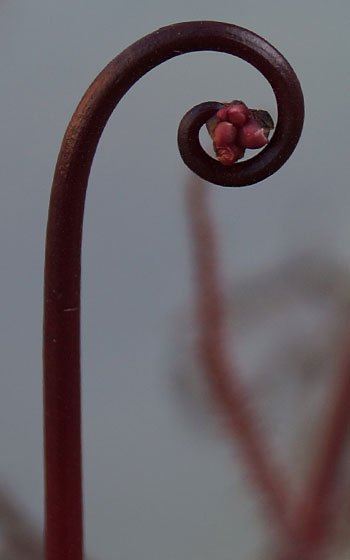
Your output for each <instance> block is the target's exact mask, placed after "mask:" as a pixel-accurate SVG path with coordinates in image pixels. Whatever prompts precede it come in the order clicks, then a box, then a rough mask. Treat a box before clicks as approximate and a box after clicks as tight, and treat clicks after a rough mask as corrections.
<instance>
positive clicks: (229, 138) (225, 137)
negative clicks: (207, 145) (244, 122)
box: [212, 122, 237, 148]
mask: <svg viewBox="0 0 350 560" xmlns="http://www.w3.org/2000/svg"><path fill="white" fill-rule="evenodd" d="M236 136H237V128H236V127H235V126H233V124H231V123H229V122H219V124H218V125H217V126H216V127H215V129H214V133H213V136H212V138H213V142H214V145H215V146H217V147H218V148H225V147H226V146H227V145H229V144H233V143H234V141H235V140H236Z"/></svg>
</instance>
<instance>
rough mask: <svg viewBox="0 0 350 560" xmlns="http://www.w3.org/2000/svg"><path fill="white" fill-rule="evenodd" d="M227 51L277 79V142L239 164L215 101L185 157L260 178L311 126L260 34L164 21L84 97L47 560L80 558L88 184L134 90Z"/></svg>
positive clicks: (58, 290)
mask: <svg viewBox="0 0 350 560" xmlns="http://www.w3.org/2000/svg"><path fill="white" fill-rule="evenodd" d="M206 50H209V51H219V52H224V53H229V54H232V55H235V56H238V57H240V58H242V59H244V60H246V61H247V62H249V63H250V64H252V65H253V66H255V67H256V68H257V69H258V70H259V71H260V72H262V74H263V75H264V76H265V77H266V78H267V79H268V81H269V82H270V84H271V86H272V88H273V91H274V93H275V96H276V100H277V108H278V122H277V127H276V130H275V133H274V135H273V138H272V140H271V142H270V143H269V144H268V146H267V147H266V148H265V149H264V150H263V151H262V152H260V153H259V154H258V155H257V156H255V157H253V158H252V159H250V160H248V161H244V162H242V163H237V164H234V165H233V166H231V167H230V168H228V167H225V166H223V165H222V164H221V163H219V162H216V161H215V160H213V159H212V158H210V157H209V156H208V155H207V154H206V153H205V152H204V151H203V150H202V148H201V146H200V144H199V140H198V131H199V129H200V127H201V125H202V124H204V122H205V121H206V120H207V119H208V118H209V117H211V116H212V115H213V114H214V113H215V110H216V104H215V103H214V104H211V106H208V105H207V104H204V105H202V106H200V107H199V108H198V107H197V108H194V109H192V110H191V111H190V112H189V113H187V115H186V116H185V117H184V119H183V120H182V122H181V125H180V129H179V137H178V138H179V148H180V153H181V155H182V157H183V159H184V161H185V163H186V164H187V165H188V166H189V167H190V168H191V169H192V170H193V171H195V172H196V173H197V174H198V175H200V176H201V177H203V178H204V179H206V180H208V181H211V182H213V183H216V184H219V185H226V186H243V185H248V184H253V183H256V182H258V181H261V180H262V179H264V178H266V177H268V176H269V175H271V174H272V173H274V172H275V171H276V170H277V169H278V168H279V167H280V166H281V165H282V164H283V163H284V162H285V161H286V159H287V158H288V157H289V155H290V154H291V153H292V151H293V149H294V147H295V145H296V143H297V141H298V139H299V136H300V133H301V128H302V123H303V113H304V111H303V96H302V92H301V89H300V85H299V82H298V80H297V78H296V76H295V74H294V72H293V70H292V69H291V67H290V66H289V64H288V62H287V61H286V60H285V59H284V58H283V56H282V55H281V54H280V53H279V52H278V51H277V50H276V49H274V47H272V46H271V45H270V44H269V43H267V42H266V41H264V40H263V39H261V38H260V37H258V36H257V35H255V34H254V33H252V32H250V31H248V30H246V29H242V28H240V27H237V26H235V25H230V24H226V23H218V22H210V21H209V22H206V21H198V22H186V23H179V24H175V25H171V26H168V27H164V28H162V29H159V30H158V31H155V32H154V33H151V34H150V35H148V36H146V37H144V38H143V39H140V40H139V41H137V42H136V43H134V44H133V45H131V46H130V47H129V48H127V49H126V50H125V51H123V52H122V53H121V54H120V55H119V56H117V57H116V58H115V59H114V60H112V62H110V64H108V65H107V66H106V68H105V69H104V70H103V71H102V72H101V74H100V75H99V76H98V77H97V78H96V80H95V81H94V82H93V83H92V84H91V86H90V87H89V89H88V90H87V92H86V94H85V95H84V97H83V98H82V100H81V102H80V104H79V106H78V108H77V110H76V112H75V113H74V115H73V117H72V120H71V122H70V124H69V126H68V128H67V131H66V134H65V136H64V139H63V143H62V147H61V151H60V154H59V157H58V161H57V166H56V171H55V176H54V181H53V187H52V194H51V200H50V208H49V217H48V226H47V242H46V264H45V314H44V369H45V371H44V407H45V465H46V469H45V473H46V555H47V556H46V557H47V560H62V559H66V558H69V559H70V560H81V558H82V515H81V502H82V499H81V498H82V496H81V494H82V492H81V452H80V439H81V434H80V263H81V258H80V255H81V236H82V224H83V212H84V201H85V193H86V188H87V182H88V177H89V172H90V168H91V164H92V161H93V157H94V154H95V151H96V147H97V144H98V141H99V138H100V136H101V134H102V131H103V128H104V126H105V125H106V123H107V120H108V118H109V117H110V115H111V113H112V111H113V110H114V108H115V107H116V106H117V104H118V102H119V101H120V99H121V98H122V97H123V96H124V95H125V93H126V92H127V91H128V90H129V89H130V88H131V87H132V85H133V84H135V82H137V81H138V80H139V79H140V78H141V77H142V76H143V75H145V74H146V73H147V72H149V71H150V70H151V69H152V68H154V67H156V66H157V65H159V64H161V63H162V62H165V61H166V60H169V59H171V58H173V57H175V56H178V55H180V54H182V53H188V52H194V51H206Z"/></svg>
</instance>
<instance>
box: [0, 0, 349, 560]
mask: <svg viewBox="0 0 350 560" xmlns="http://www.w3.org/2000/svg"><path fill="white" fill-rule="evenodd" d="M198 19H211V20H218V21H227V22H231V23H235V24H237V25H240V26H243V27H247V28H249V29H251V30H252V31H255V32H256V33H258V34H259V35H262V36H263V37H264V38H265V39H267V40H268V41H269V42H271V43H272V44H273V45H274V46H275V47H276V48H277V49H279V50H280V51H281V52H282V53H283V54H284V55H285V56H286V58H287V59H288V61H289V62H290V63H291V65H292V66H293V68H294V69H295V71H296V73H297V75H298V77H299V79H300V82H301V85H302V88H303V91H304V96H305V104H306V118H305V126H304V132H303V135H302V138H301V141H300V142H299V144H298V146H297V148H296V151H295V153H294V154H293V155H292V157H291V159H290V160H289V161H288V162H287V163H286V164H285V165H284V166H283V168H282V169H281V170H280V171H279V172H278V173H276V174H275V175H274V176H273V177H271V178H269V179H267V180H266V181H264V182H263V183H261V184H259V185H257V186H253V187H249V188H244V189H239V190H230V189H224V188H220V187H214V186H208V187H206V188H207V189H208V191H209V192H208V193H207V194H208V195H209V196H208V203H209V205H210V208H211V214H212V219H213V223H215V230H216V234H217V236H218V243H219V247H220V250H219V252H220V264H221V272H222V276H223V278H224V282H225V290H226V294H227V306H228V310H229V311H230V310H231V306H232V309H237V321H236V322H235V316H234V312H232V317H231V318H232V326H233V327H232V331H233V332H232V336H233V337H236V340H235V349H236V357H237V360H238V362H239V367H240V372H241V374H242V377H243V378H244V377H247V379H248V378H249V383H251V384H252V387H256V391H257V394H260V395H261V397H262V401H261V402H262V403H268V404H266V406H265V405H262V411H261V413H262V415H263V416H264V415H265V417H266V424H267V426H269V430H268V431H270V428H271V431H272V428H273V427H274V426H276V423H277V424H278V427H279V430H280V431H279V432H278V433H277V432H276V437H275V440H276V441H275V440H274V442H275V446H276V448H277V449H276V451H277V453H280V454H281V456H282V458H283V460H285V461H286V462H287V463H288V464H289V465H291V466H292V470H293V471H294V470H295V471H296V470H297V469H296V465H297V464H299V463H300V462H301V459H300V457H304V455H305V450H304V451H303V444H301V451H300V448H298V451H295V453H294V452H292V451H290V452H291V456H289V455H288V453H289V451H288V452H287V451H286V450H287V449H288V450H295V449H296V448H295V443H296V442H297V441H301V440H300V437H299V435H298V434H300V433H303V431H304V427H305V425H306V424H305V422H304V420H303V418H304V414H306V412H305V411H307V410H309V416H308V417H307V416H306V417H307V418H309V421H306V422H307V425H310V424H312V425H313V424H315V425H317V414H318V405H319V403H321V402H322V399H323V400H324V398H325V396H324V393H325V391H324V390H323V389H322V387H324V385H322V386H321V389H320V390H319V392H318V393H317V395H319V399H314V400H315V401H317V402H316V404H317V406H316V405H315V406H316V407H315V410H314V409H313V408H312V406H310V404H309V403H310V402H311V401H310V400H308V398H307V397H306V396H305V395H306V393H305V391H304V385H303V381H302V379H303V377H302V372H303V371H304V372H305V367H306V369H307V370H308V371H309V369H308V368H309V367H310V364H311V369H312V371H314V372H316V374H315V373H314V375H313V378H312V379H313V381H312V383H311V385H310V388H309V393H308V394H309V395H314V394H315V393H314V388H315V387H319V386H320V383H321V381H322V380H325V379H326V380H328V381H329V380H330V379H332V376H333V375H334V371H336V366H337V364H338V362H339V354H340V352H341V348H340V346H341V342H342V340H343V330H344V328H345V327H344V325H345V323H346V311H347V309H348V307H347V305H348V301H349V294H350V282H349V280H348V270H349V259H350V249H349V247H350V245H349V243H348V239H349V237H350V222H349V219H348V208H349V204H350V190H349V187H348V159H349V158H348V146H349V136H348V125H349V119H350V117H349V101H348V92H349V89H350V74H349V71H348V52H349V47H350V39H349V33H348V29H349V23H350V6H349V3H348V2H346V1H345V0H338V1H337V2H336V3H335V4H331V3H329V2H320V0H317V1H316V0H310V1H306V2H305V1H301V0H295V1H294V2H286V1H282V2H277V1H274V0H265V1H264V2H260V1H258V0H245V1H244V2H242V1H237V2H235V3H232V2H229V1H227V0H217V1H216V2H206V1H202V2H199V1H198V0H186V2H185V1H183V0H177V2H173V3H167V2H160V1H159V0H149V1H147V2H144V3H143V4H141V3H140V2H138V1H136V0H129V1H128V2H122V1H118V0H117V1H112V0H100V2H99V3H96V2H93V1H92V0H84V1H82V0H69V1H68V0H61V1H60V2H54V1H53V0H49V1H48V0H46V1H44V0H32V1H31V2H25V1H24V0H19V1H17V2H10V1H9V0H1V1H0V59H1V69H2V70H1V76H2V80H1V89H0V92H1V93H0V95H1V101H2V102H1V108H0V114H1V130H2V134H1V137H0V142H1V148H0V159H1V163H0V173H1V190H0V199H1V203H0V213H1V215H0V229H1V237H0V238H1V249H0V251H1V259H2V266H1V293H0V298H1V302H0V307H1V315H0V321H1V323H0V329H1V336H0V345H1V371H2V374H1V391H0V441H1V460H0V486H1V488H2V494H0V502H1V503H0V510H1V511H3V513H1V511H0V524H1V523H2V525H1V526H2V533H1V528H0V538H1V543H0V544H1V546H2V547H3V552H2V554H3V557H4V558H9V557H11V558H17V556H15V554H17V555H18V559H20V558H22V557H23V558H24V557H27V558H29V557H30V558H33V559H35V558H38V556H37V554H38V553H37V552H36V551H37V548H35V546H36V544H35V545H33V546H34V548H33V551H34V552H33V556H29V552H28V551H27V552H26V553H25V554H26V556H25V555H24V554H23V555H22V556H21V555H20V553H19V552H11V554H12V556H9V553H8V551H9V550H15V548H16V545H14V544H13V542H12V541H13V540H15V541H16V539H13V536H12V537H9V534H10V533H11V531H12V529H11V528H10V525H11V524H12V525H11V526H12V528H13V527H15V526H17V528H18V527H20V526H21V527H22V524H23V527H24V526H26V527H27V528H26V530H27V529H28V524H29V527H30V528H29V529H28V531H29V533H28V534H31V536H32V538H33V539H34V540H35V539H36V535H38V538H40V534H41V530H42V523H43V468H42V373H41V368H42V364H41V329H42V326H41V322H42V289H43V257H44V242H45V225H46V218H47V207H48V201H49V193H50V184H51V180H52V175H53V171H54V166H55V162H56V158H57V154H58V150H59V147H60V143H61V140H62V136H63V134H64V131H65V128H66V126H67V124H68V121H69V119H70V117H71V115H72V113H73V111H74V109H75V107H76V105H77V103H78V101H79V100H80V98H81V96H82V95H83V93H84V91H85V90H86V88H87V87H88V86H89V84H90V82H91V81H92V80H93V79H94V78H95V76H96V75H97V74H98V73H99V72H100V70H101V69H102V68H103V67H104V66H105V65H106V64H107V63H108V62H109V61H110V60H111V59H112V58H113V57H114V56H115V55H117V54H118V53H119V52H120V51H121V50H123V49H124V48H125V47H127V46H128V45H129V44H131V43H132V42H134V41H135V40H137V39H138V38H140V37H142V36H143V35H145V34H147V33H149V32H151V31H153V30H155V29H157V28H158V27H161V26H164V25H168V24H171V23H175V22H179V21H185V20H198ZM234 98H236V99H243V100H244V101H245V103H246V104H247V105H248V106H249V107H252V108H264V109H266V110H268V111H269V112H270V113H271V115H272V116H273V117H274V119H275V120H276V107H275V101H274V96H273V93H272V91H271V89H270V87H269V85H268V84H267V83H266V81H265V80H264V78H263V77H262V76H260V75H259V74H258V73H257V72H256V71H255V70H254V69H253V68H252V67H250V66H249V65H247V64H246V63H244V62H242V61H240V60H238V59H233V58H232V57H230V56H228V55H224V54H217V53H206V52H202V53H195V54H188V55H186V56H181V57H178V58H176V59H174V60H171V61H169V62H167V63H166V64H164V65H162V66H161V67H158V68H156V69H155V70H153V71H152V72H151V73H150V74H148V75H146V76H145V77H144V78H143V79H142V80H141V81H140V82H139V83H137V84H136V85H135V87H134V88H133V89H132V90H131V91H130V92H129V93H128V94H127V96H126V97H125V98H124V99H123V100H122V101H121V103H120V105H119V106H118V108H117V110H116V111H115V113H114V114H113V116H112V118H111V119H110V121H109V123H108V125H107V128H106V130H105V132H104V134H103V136H102V139H101V142H100V144H99V148H98V151H97V154H96V157H95V161H94V165H93V168H92V173H91V178H90V183H89V189H88V197H87V204H86V217H85V223H84V242H83V278H82V366H83V403H84V408H83V436H84V486H85V529H86V549H87V553H88V556H89V557H90V558H94V559H102V558H103V559H104V560H112V558H116V557H118V558H119V557H120V558H123V559H125V560H131V559H133V560H134V559H135V558H138V557H142V558H143V559H144V560H154V559H157V558H167V560H175V559H176V560H179V559H182V558H183V559H185V558H186V559H187V558H188V559H191V560H197V559H198V560H199V559H200V560H209V559H213V558H215V559H216V560H229V559H231V558H240V560H248V559H255V558H262V557H263V554H264V553H265V552H266V550H268V549H269V546H270V545H269V543H270V540H271V539H270V535H268V534H267V533H268V532H267V528H266V520H265V519H264V515H263V512H262V509H261V507H260V505H259V496H256V493H255V491H254V489H253V488H252V487H251V485H250V481H249V480H248V479H247V477H246V474H245V469H244V465H243V463H242V461H241V460H240V457H239V456H237V453H236V452H235V451H234V449H233V448H232V444H231V442H230V441H227V440H226V438H225V433H224V432H223V431H221V430H220V429H218V428H217V427H216V423H215V412H214V413H213V412H212V410H211V407H210V406H209V407H208V406H207V405H206V403H205V399H206V396H205V394H204V393H205V392H203V390H202V387H201V379H200V373H199V371H200V368H199V366H198V364H196V363H194V358H193V343H192V338H193V332H194V331H195V326H193V324H192V319H191V316H190V310H191V307H192V299H193V287H192V282H191V279H192V273H193V265H192V262H191V251H190V244H191V239H190V233H189V227H188V222H189V216H188V214H186V207H185V189H186V188H188V183H189V172H188V170H187V169H186V168H185V166H184V165H183V163H182V160H181V158H180V156H179V154H178V151H177V145H176V134H177V126H178V123H179V121H180V119H181V118H182V116H183V114H184V113H185V112H186V111H187V110H188V109H189V108H190V107H192V106H193V105H195V104H197V103H200V102H202V101H207V100H218V101H230V100H232V99H234ZM247 286H248V287H249V286H250V287H251V288H250V289H248V290H247ZM305 286H307V288H305ZM310 286H312V288H311V289H310ZM275 288H276V291H275ZM281 291H282V294H284V293H288V296H287V297H286V298H285V297H284V296H283V297H282V298H281ZM275 293H276V294H277V295H276V297H277V300H278V301H277V305H274V304H273V302H274V301H275V300H274V297H275V296H274V294H275ZM278 298H280V299H278ZM281 301H282V303H281ZM264 302H265V307H264ZM266 302H268V305H267V304H266ZM262 304H263V307H262V306H261V305H262ZM235 306H236V307H235ZM271 309H272V310H273V311H272V312H271V313H270V310H271ZM291 310H292V313H291ZM230 312H231V311H230ZM247 313H248V315H247ZM238 319H239V320H238ZM265 320H266V321H267V323H266V328H265V326H264V321H265ZM247 325H248V326H247ZM235 329H236V331H237V332H236V333H235ZM191 337H192V338H191ZM325 341H326V342H328V346H327V348H326V347H325V346H326V343H325ZM330 341H332V343H331V344H330V343H329V342H330ZM333 341H334V344H333ZM318 352H321V353H318ZM322 352H323V354H322ZM305 353H306V358H305ZM305 364H306V366H305ZM325 364H326V366H327V367H325ZM319 366H320V370H322V375H320V376H318V375H317V371H318V367H319ZM303 368H304V369H303ZM283 376H284V377H283ZM286 376H287V378H288V383H289V385H288V384H286V382H285V379H286ZM293 376H294V377H293ZM291 379H295V383H294V382H293V381H292V380H291ZM328 381H327V382H328ZM301 394H303V395H304V400H302V402H301V401H300V395H301ZM322 395H323V396H322ZM310 398H311V397H310ZM264 399H265V400H264ZM266 399H267V400H266ZM299 401H300V402H301V404H300V410H299V409H298V413H297V416H298V418H297V420H298V423H297V424H296V426H295V430H294V429H293V430H291V428H290V426H291V424H292V422H293V420H295V416H296V414H295V411H296V408H295V406H296V405H295V403H298V402H299ZM312 402H313V401H312ZM281 403H287V404H285V405H284V404H281ZM288 407H289V408H288ZM272 409H273V411H274V412H273V415H272V416H271V415H270V416H269V414H270V412H271V410H272ZM278 410H279V411H280V412H278ZM286 411H287V412H288V411H289V412H288V414H289V416H288V414H287V416H283V414H285V413H286ZM282 417H283V419H282V420H281V421H280V420H279V419H280V418H282ZM276 419H277V420H276ZM310 419H311V420H310ZM269 422H270V423H269ZM298 430H299V432H298ZM312 437H314V436H312ZM307 441H309V440H307ZM298 453H300V455H298ZM296 457H299V459H298V460H297V459H296ZM293 461H294V463H293ZM347 476H348V480H349V475H348V474H347ZM1 504H2V505H1ZM6 508H7V509H6ZM8 508H10V509H8ZM11 508H17V509H16V511H17V513H18V515H17V514H16V515H17V516H16V515H14V516H13V515H12V514H11V513H10V512H11V511H12V513H13V510H12V509H11ZM4 512H5V513H4ZM6 512H7V513H6ZM1 519H3V521H1ZM9 519H12V521H11V523H10V522H9ZM19 532H21V530H19ZM23 533H24V529H23ZM1 535H2V536H1ZM11 539H12V540H11ZM28 539H29V537H28ZM272 540H273V538H272ZM10 541H11V542H12V544H9V543H10ZM11 546H12V547H15V548H12V549H11ZM342 550H343V549H342ZM6 551H7V552H6ZM342 554H343V556H341V554H340V553H339V558H342V557H344V558H345V557H346V556H345V555H344V553H342Z"/></svg>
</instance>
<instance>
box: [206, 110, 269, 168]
mask: <svg viewBox="0 0 350 560" xmlns="http://www.w3.org/2000/svg"><path fill="white" fill-rule="evenodd" d="M263 115H268V113H266V111H259V110H254V109H248V107H247V106H246V105H245V104H244V103H243V102H242V101H232V103H226V104H225V105H224V106H223V107H222V108H221V109H219V111H218V112H217V113H216V115H215V117H213V118H212V119H210V120H209V121H208V123H207V128H208V131H209V134H210V136H211V137H212V139H213V145H214V150H215V153H216V156H217V158H218V160H219V161H220V162H221V163H222V164H223V165H232V164H233V163H235V161H237V160H238V159H241V158H242V157H243V156H244V153H245V150H246V148H251V149H256V148H262V147H263V146H265V145H266V144H267V143H268V135H269V132H270V129H271V128H272V126H273V124H272V126H271V125H270V126H269V125H267V123H266V117H265V119H264V118H263ZM268 117H269V115H268ZM269 118H270V120H271V117H269ZM271 122H272V120H271Z"/></svg>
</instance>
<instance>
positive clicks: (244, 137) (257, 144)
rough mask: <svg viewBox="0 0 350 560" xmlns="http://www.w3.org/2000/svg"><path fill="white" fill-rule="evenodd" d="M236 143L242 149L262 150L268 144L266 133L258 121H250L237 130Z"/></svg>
mask: <svg viewBox="0 0 350 560" xmlns="http://www.w3.org/2000/svg"><path fill="white" fill-rule="evenodd" d="M238 143H239V144H240V146H242V147H243V148H253V149H254V148H262V147H263V146H265V145H266V144H267V143H268V139H267V133H266V132H265V130H264V129H263V128H262V126H261V124H260V123H259V122H258V121H256V120H255V119H251V120H250V121H249V122H248V123H247V124H246V125H244V126H243V128H241V129H240V130H239V133H238Z"/></svg>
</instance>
